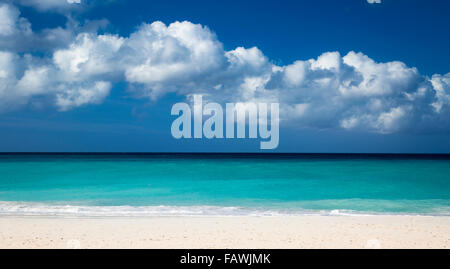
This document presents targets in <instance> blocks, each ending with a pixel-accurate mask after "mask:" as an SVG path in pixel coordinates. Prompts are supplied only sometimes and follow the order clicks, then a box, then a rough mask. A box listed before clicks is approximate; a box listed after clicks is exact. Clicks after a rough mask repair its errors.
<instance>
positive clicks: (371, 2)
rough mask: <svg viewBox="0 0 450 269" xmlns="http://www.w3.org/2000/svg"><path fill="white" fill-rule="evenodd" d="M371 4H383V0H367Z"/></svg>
mask: <svg viewBox="0 0 450 269" xmlns="http://www.w3.org/2000/svg"><path fill="white" fill-rule="evenodd" d="M367 3H369V4H381V0H367Z"/></svg>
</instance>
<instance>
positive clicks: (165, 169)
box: [0, 154, 450, 216]
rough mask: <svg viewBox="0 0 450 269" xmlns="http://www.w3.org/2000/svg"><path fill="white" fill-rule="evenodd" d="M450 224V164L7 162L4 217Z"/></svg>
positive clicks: (286, 157) (143, 157) (336, 159)
mask: <svg viewBox="0 0 450 269" xmlns="http://www.w3.org/2000/svg"><path fill="white" fill-rule="evenodd" d="M367 214H396V215H436V216H450V156H448V155H382V154H381V155H364V154H1V155H0V215H58V216H59V215H61V216H206V215H213V216H235V215H252V216H273V215H367Z"/></svg>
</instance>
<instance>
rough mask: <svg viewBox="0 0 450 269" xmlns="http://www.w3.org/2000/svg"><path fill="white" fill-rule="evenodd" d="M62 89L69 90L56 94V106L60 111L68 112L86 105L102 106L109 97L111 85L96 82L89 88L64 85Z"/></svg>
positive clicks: (88, 86) (104, 82) (105, 82)
mask: <svg viewBox="0 0 450 269" xmlns="http://www.w3.org/2000/svg"><path fill="white" fill-rule="evenodd" d="M62 87H67V88H66V89H63V90H62V91H61V92H59V93H58V94H56V105H57V106H58V107H59V110H61V111H67V110H70V109H72V108H75V107H79V106H82V105H86V104H100V103H101V102H102V101H103V100H104V99H105V98H106V97H107V96H108V95H109V91H110V90H111V83H110V82H107V81H96V82H94V83H92V85H87V86H80V85H75V87H73V86H70V85H63V86H62Z"/></svg>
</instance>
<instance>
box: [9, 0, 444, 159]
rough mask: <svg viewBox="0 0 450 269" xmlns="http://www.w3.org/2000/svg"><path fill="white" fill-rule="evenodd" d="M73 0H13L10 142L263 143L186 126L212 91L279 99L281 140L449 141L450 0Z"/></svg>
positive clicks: (199, 147)
mask: <svg viewBox="0 0 450 269" xmlns="http://www.w3.org/2000/svg"><path fill="white" fill-rule="evenodd" d="M70 2H75V3H68V1H66V0H45V1H34V0H18V1H0V3H1V4H0V37H1V39H0V51H1V53H0V81H1V85H0V128H1V132H0V151H257V150H258V149H259V141H257V140H248V139H247V140H236V139H234V140H206V139H202V140H186V139H182V140H175V139H173V138H172V136H171V134H170V124H171V122H172V121H173V119H174V117H173V116H170V109H171V107H172V105H173V104H174V103H176V102H179V101H186V100H187V98H188V97H189V96H190V94H193V93H204V94H208V98H209V99H210V100H213V101H217V102H220V103H224V102H238V101H242V102H246V101H255V100H257V101H261V100H263V101H268V102H269V101H277V102H280V113H281V114H280V116H281V118H282V121H281V123H280V145H279V147H278V149H277V150H278V151H286V152H430V153H445V152H446V153H448V152H450V132H449V131H450V73H449V72H450V65H449V63H450V51H449V49H448V48H449V47H450V19H449V16H448V13H449V11H450V4H449V3H448V1H413V0H404V1H403V0H382V1H381V3H372V4H371V3H368V2H367V1H366V0H353V1H350V0H348V1H220V3H219V1H120V0H117V1H83V0H81V1H79V2H80V3H76V2H78V1H70ZM175 22H179V23H175ZM218 85H220V87H218V90H217V89H213V87H216V86H218Z"/></svg>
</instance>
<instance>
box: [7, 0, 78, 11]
mask: <svg viewBox="0 0 450 269" xmlns="http://www.w3.org/2000/svg"><path fill="white" fill-rule="evenodd" d="M14 2H15V3H17V4H19V5H23V6H29V7H33V8H36V9H37V10H40V11H49V10H54V11H66V10H69V9H73V8H78V7H79V6H80V4H82V1H81V0H16V1H14Z"/></svg>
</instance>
